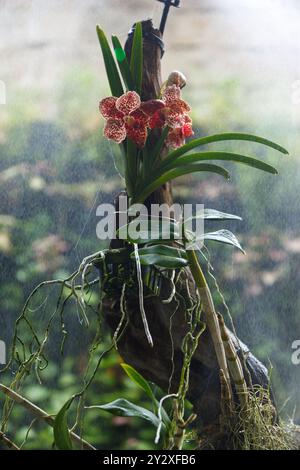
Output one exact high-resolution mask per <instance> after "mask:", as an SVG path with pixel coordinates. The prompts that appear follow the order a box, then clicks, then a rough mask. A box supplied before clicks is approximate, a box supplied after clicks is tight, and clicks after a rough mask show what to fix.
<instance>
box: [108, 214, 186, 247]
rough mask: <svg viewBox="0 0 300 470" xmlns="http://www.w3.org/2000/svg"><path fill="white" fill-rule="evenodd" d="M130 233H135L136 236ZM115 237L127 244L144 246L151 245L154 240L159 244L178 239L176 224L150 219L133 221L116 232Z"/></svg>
mask: <svg viewBox="0 0 300 470" xmlns="http://www.w3.org/2000/svg"><path fill="white" fill-rule="evenodd" d="M137 224H138V227H137ZM132 232H136V236H133V235H134V234H133V233H132ZM117 235H118V237H119V238H120V239H122V240H127V241H128V242H129V243H138V244H141V243H142V244H146V243H150V242H151V243H153V241H154V240H160V241H161V242H165V241H169V240H170V241H171V240H177V239H179V238H180V234H179V226H178V224H177V222H174V221H173V220H170V219H165V218H163V219H162V220H159V219H154V220H153V218H151V219H149V220H143V221H140V222H139V219H134V220H132V221H131V222H129V223H128V224H126V225H123V226H122V227H120V228H119V229H118V230H117Z"/></svg>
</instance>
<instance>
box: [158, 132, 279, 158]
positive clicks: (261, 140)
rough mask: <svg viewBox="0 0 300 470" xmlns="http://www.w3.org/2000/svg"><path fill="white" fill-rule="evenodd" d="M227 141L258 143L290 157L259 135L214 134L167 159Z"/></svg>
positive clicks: (172, 154)
mask: <svg viewBox="0 0 300 470" xmlns="http://www.w3.org/2000/svg"><path fill="white" fill-rule="evenodd" d="M226 140H237V141H247V142H256V143H257V144H262V145H265V146H266V147H270V148H273V149H274V150H278V152H281V153H283V154H285V155H288V151H287V150H286V149H285V148H284V147H282V146H281V145H278V144H276V143H275V142H272V141H271V140H268V139H265V138H263V137H259V136H257V135H252V134H244V133H239V132H228V133H224V134H214V135H209V136H207V137H200V138H199V139H193V140H191V141H190V142H188V143H187V144H185V145H183V146H182V147H180V148H178V149H176V150H174V151H173V152H171V153H169V155H168V156H167V159H170V160H172V159H174V158H177V157H179V156H180V155H184V154H185V153H187V152H189V151H190V150H193V149H194V148H196V147H200V146H201V145H206V144H210V143H213V142H221V141H226Z"/></svg>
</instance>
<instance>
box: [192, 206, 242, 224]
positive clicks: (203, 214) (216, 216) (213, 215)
mask: <svg viewBox="0 0 300 470" xmlns="http://www.w3.org/2000/svg"><path fill="white" fill-rule="evenodd" d="M199 219H205V220H242V218H241V217H239V216H238V215H233V214H227V213H226V212H220V211H217V210H215V209H204V210H203V211H200V212H199V214H196V215H195V216H193V217H189V218H188V219H185V222H188V221H189V220H199Z"/></svg>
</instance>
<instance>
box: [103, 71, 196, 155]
mask: <svg viewBox="0 0 300 470" xmlns="http://www.w3.org/2000/svg"><path fill="white" fill-rule="evenodd" d="M172 76H174V72H173V73H172V74H171V75H170V77H172ZM170 83H171V82H170V80H168V81H167V84H166V86H165V88H164V90H163V92H162V94H161V99H152V100H148V101H141V98H140V96H139V94H138V93H136V92H135V91H128V92H127V93H124V94H123V95H121V96H120V97H119V98H117V97H115V96H109V97H107V98H104V99H103V100H101V101H100V103H99V110H100V113H101V114H102V116H103V117H104V118H105V119H106V124H105V127H104V136H105V137H106V138H107V139H109V140H113V141H114V142H116V143H118V144H120V143H121V142H123V141H124V140H125V139H126V138H129V139H130V140H132V141H133V142H134V143H135V145H136V146H137V147H138V148H140V149H141V148H143V147H144V146H145V144H146V141H147V137H148V131H149V130H152V129H163V128H165V127H168V128H169V132H168V135H167V138H166V141H165V145H166V146H167V147H168V148H178V147H181V146H182V145H184V143H185V139H186V138H187V137H191V136H192V135H193V134H194V132H193V128H192V119H191V118H190V116H189V114H188V113H189V112H190V111H191V108H190V106H189V105H188V103H186V101H184V100H183V99H182V98H181V88H180V86H179V84H177V83H172V84H170Z"/></svg>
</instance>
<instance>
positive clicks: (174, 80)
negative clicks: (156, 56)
mask: <svg viewBox="0 0 300 470" xmlns="http://www.w3.org/2000/svg"><path fill="white" fill-rule="evenodd" d="M171 85H176V86H178V87H179V88H183V87H184V86H185V85H186V77H185V76H184V75H183V73H181V72H179V71H178V70H174V71H173V72H171V73H170V75H169V77H168V80H167V86H171Z"/></svg>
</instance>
